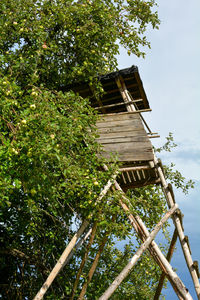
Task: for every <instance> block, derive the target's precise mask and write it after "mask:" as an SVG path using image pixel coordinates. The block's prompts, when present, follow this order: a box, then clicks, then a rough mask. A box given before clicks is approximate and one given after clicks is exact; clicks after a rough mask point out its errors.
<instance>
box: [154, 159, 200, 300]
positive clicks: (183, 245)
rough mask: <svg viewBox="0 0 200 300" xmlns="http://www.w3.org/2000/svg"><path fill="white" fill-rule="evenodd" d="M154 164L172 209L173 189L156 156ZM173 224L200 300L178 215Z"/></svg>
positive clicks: (188, 250) (194, 271)
mask: <svg viewBox="0 0 200 300" xmlns="http://www.w3.org/2000/svg"><path fill="white" fill-rule="evenodd" d="M154 163H155V166H156V168H157V171H158V175H159V177H160V180H161V185H162V188H163V191H164V194H165V197H166V200H167V203H168V206H169V207H170V208H171V207H172V206H173V205H174V199H173V195H172V193H171V189H170V188H169V186H168V184H167V182H166V179H165V176H164V174H163V171H162V168H161V166H160V164H159V162H158V160H157V158H156V157H155V156H154ZM173 222H174V225H175V227H176V229H177V232H178V236H179V240H180V243H181V247H182V250H183V254H184V256H185V260H186V263H187V266H188V269H189V271H190V274H191V277H192V280H193V283H194V287H195V290H196V294H197V297H198V299H199V300H200V284H199V279H198V275H197V272H196V269H195V268H194V263H193V260H192V256H191V252H190V248H189V245H188V242H187V238H186V237H185V235H184V231H183V228H182V225H181V221H180V217H179V215H178V214H174V216H173Z"/></svg>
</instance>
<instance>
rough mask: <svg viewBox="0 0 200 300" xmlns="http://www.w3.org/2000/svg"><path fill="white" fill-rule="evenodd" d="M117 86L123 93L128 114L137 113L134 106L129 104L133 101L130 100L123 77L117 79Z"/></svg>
mask: <svg viewBox="0 0 200 300" xmlns="http://www.w3.org/2000/svg"><path fill="white" fill-rule="evenodd" d="M115 81H116V83H117V86H118V88H119V91H120V93H121V96H122V99H123V100H124V103H125V104H126V108H127V111H128V112H133V111H136V109H135V106H134V104H131V103H130V104H128V103H129V102H131V101H132V99H130V96H129V94H128V91H127V89H126V86H125V84H124V81H123V79H122V78H121V77H117V78H116V79H115Z"/></svg>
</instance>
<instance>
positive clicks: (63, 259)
mask: <svg viewBox="0 0 200 300" xmlns="http://www.w3.org/2000/svg"><path fill="white" fill-rule="evenodd" d="M116 177H117V174H115V175H113V176H112V178H111V179H110V180H108V182H107V184H106V185H105V187H104V189H103V190H102V191H101V193H100V195H99V197H98V199H97V201H96V204H97V203H98V202H100V201H101V199H102V198H103V197H104V196H105V195H106V194H107V192H108V191H109V189H110V188H111V186H112V184H113V180H115V178H116ZM88 225H89V222H88V221H87V220H85V221H84V222H83V224H82V225H81V227H80V228H79V230H78V232H77V233H76V234H75V235H74V236H73V238H72V240H71V241H70V243H69V244H68V245H67V247H66V248H65V250H64V252H63V253H62V255H61V256H60V258H59V260H58V262H57V263H56V265H55V266H54V268H53V270H52V271H51V273H50V274H49V276H48V278H47V280H46V281H45V283H44V284H43V286H42V287H41V289H40V290H39V292H38V293H37V295H36V296H35V298H34V299H33V300H41V299H42V298H43V297H44V295H45V293H46V291H47V290H48V288H49V287H50V285H51V284H52V282H53V281H54V279H55V278H56V276H57V275H58V273H59V272H60V271H61V269H62V268H63V266H64V265H65V262H66V260H67V258H68V256H69V255H70V253H71V251H72V250H73V248H74V247H75V245H76V242H77V240H78V239H79V237H80V236H81V235H82V234H83V232H84V231H85V229H86V227H87V226H88Z"/></svg>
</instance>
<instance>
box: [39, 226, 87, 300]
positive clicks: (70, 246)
mask: <svg viewBox="0 0 200 300" xmlns="http://www.w3.org/2000/svg"><path fill="white" fill-rule="evenodd" d="M88 225H89V222H88V221H84V222H83V223H82V225H81V227H80V228H79V230H78V231H77V233H75V235H74V236H73V238H72V239H71V241H70V243H69V244H68V245H67V247H66V248H65V250H64V252H63V253H62V255H61V257H60V258H59V260H58V261H57V263H56V265H55V266H54V268H53V270H52V271H51V273H50V274H49V276H48V278H47V280H46V281H45V283H44V284H43V286H42V287H41V289H40V290H39V292H38V293H37V295H36V296H35V298H34V300H40V299H42V298H43V296H44V294H45V293H46V291H47V290H48V288H49V287H50V285H51V284H52V282H53V281H54V279H55V278H56V276H57V275H58V273H59V272H60V270H61V269H62V267H63V265H64V264H65V261H66V259H67V257H68V255H69V254H70V252H71V251H72V249H73V247H74V246H75V244H76V241H77V240H78V239H79V237H80V236H81V235H82V234H83V232H84V231H85V229H86V227H87V226H88Z"/></svg>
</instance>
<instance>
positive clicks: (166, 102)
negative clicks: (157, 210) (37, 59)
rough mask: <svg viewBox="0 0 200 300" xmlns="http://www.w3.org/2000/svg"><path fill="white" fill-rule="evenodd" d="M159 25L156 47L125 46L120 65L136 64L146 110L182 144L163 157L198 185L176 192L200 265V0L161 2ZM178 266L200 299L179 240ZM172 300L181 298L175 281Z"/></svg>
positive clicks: (152, 35) (152, 36)
mask: <svg viewBox="0 0 200 300" xmlns="http://www.w3.org/2000/svg"><path fill="white" fill-rule="evenodd" d="M158 5H159V7H158V12H159V17H160V19H161V25H160V29H159V30H158V31H157V30H155V31H153V30H149V31H148V35H147V36H148V39H149V41H150V42H151V49H150V50H147V55H146V58H145V59H138V58H137V57H135V56H128V55H127V54H126V51H125V50H123V49H121V51H120V55H119V56H118V62H119V68H120V69H121V68H126V67H130V66H131V65H133V64H134V65H137V66H138V68H139V72H140V76H141V79H142V81H143V85H144V88H145V91H146V94H147V98H148V100H149V103H150V106H151V108H152V110H153V111H152V112H151V113H146V114H144V117H145V119H146V120H147V121H148V124H149V125H150V127H151V129H152V131H153V132H159V134H160V136H161V137H160V139H156V140H155V139H153V140H152V142H153V143H154V145H155V146H161V145H162V144H163V143H164V141H165V137H166V136H168V133H169V132H172V133H173V135H174V139H175V142H176V143H177V144H178V147H177V149H176V150H174V151H173V152H171V153H169V154H166V155H164V154H163V155H162V156H161V159H162V161H163V162H164V163H169V162H171V161H173V162H174V163H175V164H176V168H177V169H178V170H179V171H181V173H182V175H183V176H184V177H186V178H188V179H193V180H195V182H196V184H195V189H194V190H191V191H190V192H189V194H188V195H187V196H185V195H183V194H182V193H180V192H179V191H175V197H176V201H177V203H178V204H179V206H180V208H181V210H182V212H183V214H184V228H185V234H186V235H188V236H189V241H190V246H191V249H192V257H193V259H194V260H198V261H199V263H200V250H199V249H200V171H199V169H200V167H199V166H200V121H199V120H200V116H199V115H200V59H199V56H200V17H199V14H200V1H199V0H190V1H186V0H168V1H161V0H158ZM172 265H173V267H175V268H177V273H178V274H179V276H180V277H181V279H182V280H183V282H184V284H185V285H186V286H187V287H188V288H189V290H190V292H191V294H192V296H193V298H194V299H197V297H196V295H195V292H194V288H193V286H192V282H191V280H190V275H189V273H188V271H187V268H186V267H185V261H184V258H183V255H182V251H181V249H180V246H179V244H177V251H176V253H175V255H174V258H173V260H172ZM166 295H167V297H166V299H167V300H175V299H177V297H176V295H175V294H174V292H173V290H171V287H170V285H168V290H167V292H166Z"/></svg>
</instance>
